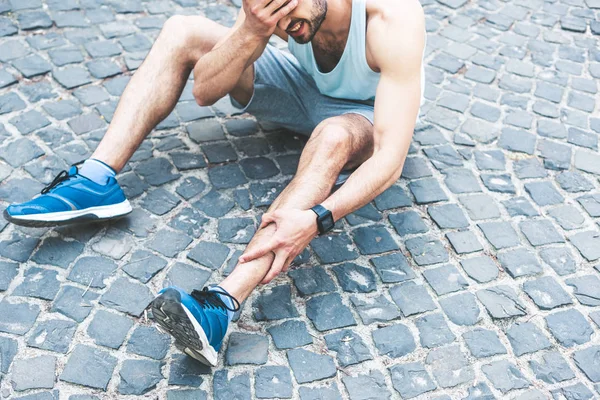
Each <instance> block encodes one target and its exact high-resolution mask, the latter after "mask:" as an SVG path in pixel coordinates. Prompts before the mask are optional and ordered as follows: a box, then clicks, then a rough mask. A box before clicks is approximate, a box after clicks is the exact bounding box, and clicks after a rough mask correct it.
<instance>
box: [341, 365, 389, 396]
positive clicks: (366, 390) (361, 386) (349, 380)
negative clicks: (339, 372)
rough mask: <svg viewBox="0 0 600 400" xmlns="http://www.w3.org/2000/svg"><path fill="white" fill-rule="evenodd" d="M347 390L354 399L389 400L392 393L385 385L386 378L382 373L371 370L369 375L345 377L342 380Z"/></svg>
mask: <svg viewBox="0 0 600 400" xmlns="http://www.w3.org/2000/svg"><path fill="white" fill-rule="evenodd" d="M342 382H344V386H346V390H347V391H348V393H349V394H350V398H352V399H367V398H369V397H374V398H377V399H389V398H390V396H391V393H390V391H389V389H388V388H387V386H386V384H385V378H384V376H383V374H382V373H381V372H380V371H377V370H371V371H369V373H368V374H365V375H358V376H345V377H344V378H342Z"/></svg>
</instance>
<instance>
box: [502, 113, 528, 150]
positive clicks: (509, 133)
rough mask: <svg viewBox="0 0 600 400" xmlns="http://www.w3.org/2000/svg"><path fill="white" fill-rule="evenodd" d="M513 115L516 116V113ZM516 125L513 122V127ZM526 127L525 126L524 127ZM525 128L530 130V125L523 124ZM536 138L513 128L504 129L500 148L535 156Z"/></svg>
mask: <svg viewBox="0 0 600 400" xmlns="http://www.w3.org/2000/svg"><path fill="white" fill-rule="evenodd" d="M511 115H513V116H514V115H515V114H514V113H513V114H511ZM514 124H515V123H514V122H513V125H514ZM522 125H525V126H522ZM522 125H519V126H522V127H524V128H529V126H528V124H526V123H525V124H522ZM535 143H536V137H535V135H533V134H530V133H527V132H526V131H523V130H517V129H512V128H505V129H502V134H501V135H500V139H499V140H498V146H499V147H501V148H503V149H506V150H509V151H514V152H520V153H526V154H533V152H534V150H535Z"/></svg>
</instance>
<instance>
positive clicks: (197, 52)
mask: <svg viewBox="0 0 600 400" xmlns="http://www.w3.org/2000/svg"><path fill="white" fill-rule="evenodd" d="M205 19H206V18H204V17H201V16H185V15H174V16H172V17H170V18H169V19H167V21H166V22H165V23H164V25H163V28H162V30H161V32H160V35H159V39H158V40H160V41H162V42H163V43H165V44H166V48H167V49H169V50H171V51H173V52H176V53H179V54H181V55H182V56H184V57H186V58H189V59H190V60H194V59H198V58H200V57H201V56H202V54H201V53H202V52H203V51H205V48H208V47H209V44H207V45H204V43H203V42H205V41H207V40H209V36H208V35H206V40H204V35H203V32H204V24H203V22H204V20H205ZM210 47H212V46H210Z"/></svg>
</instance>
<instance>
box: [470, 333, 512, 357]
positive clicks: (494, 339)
mask: <svg viewBox="0 0 600 400" xmlns="http://www.w3.org/2000/svg"><path fill="white" fill-rule="evenodd" d="M462 337H463V339H464V340H465V343H466V345H467V348H468V349H469V351H470V352H471V354H472V355H473V356H474V357H477V358H484V357H490V356H494V355H497V354H506V348H505V347H504V345H503V344H502V342H500V339H499V338H498V335H497V334H496V333H495V332H494V331H490V330H487V329H482V328H476V329H473V330H472V331H468V332H465V333H463V335H462Z"/></svg>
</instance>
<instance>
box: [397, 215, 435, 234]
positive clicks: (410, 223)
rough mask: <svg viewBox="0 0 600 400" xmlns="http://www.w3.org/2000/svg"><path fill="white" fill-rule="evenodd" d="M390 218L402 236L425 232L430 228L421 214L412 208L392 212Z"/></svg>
mask: <svg viewBox="0 0 600 400" xmlns="http://www.w3.org/2000/svg"><path fill="white" fill-rule="evenodd" d="M389 220H390V222H391V223H392V225H393V226H394V229H395V230H396V232H397V233H398V235H401V236H404V235H411V234H417V233H425V232H427V231H428V230H429V228H428V227H427V225H425V223H424V222H423V219H422V218H421V217H420V216H419V214H418V213H416V212H415V211H412V210H411V211H405V212H401V213H391V214H390V215H389Z"/></svg>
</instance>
